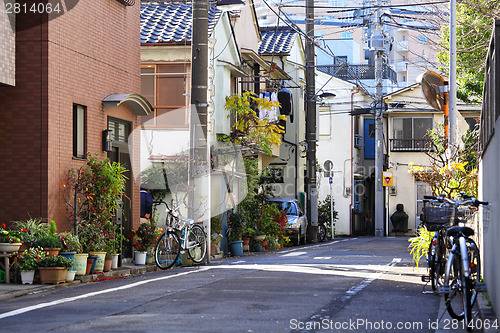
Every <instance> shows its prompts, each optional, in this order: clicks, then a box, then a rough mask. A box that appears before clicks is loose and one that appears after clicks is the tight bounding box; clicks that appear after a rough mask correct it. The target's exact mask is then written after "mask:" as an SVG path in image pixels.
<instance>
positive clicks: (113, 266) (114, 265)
mask: <svg viewBox="0 0 500 333" xmlns="http://www.w3.org/2000/svg"><path fill="white" fill-rule="evenodd" d="M112 256H113V258H112V259H111V269H117V268H118V256H119V254H112Z"/></svg>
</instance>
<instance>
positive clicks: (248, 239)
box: [243, 237, 250, 245]
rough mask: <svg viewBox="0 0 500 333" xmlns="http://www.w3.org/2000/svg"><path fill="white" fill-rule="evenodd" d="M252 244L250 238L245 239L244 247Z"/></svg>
mask: <svg viewBox="0 0 500 333" xmlns="http://www.w3.org/2000/svg"><path fill="white" fill-rule="evenodd" d="M249 244H250V237H243V245H249Z"/></svg>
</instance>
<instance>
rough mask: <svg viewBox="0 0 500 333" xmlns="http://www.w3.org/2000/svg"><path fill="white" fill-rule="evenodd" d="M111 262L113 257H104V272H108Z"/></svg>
mask: <svg viewBox="0 0 500 333" xmlns="http://www.w3.org/2000/svg"><path fill="white" fill-rule="evenodd" d="M112 263H113V259H105V260H104V267H103V271H104V272H109V271H110V270H111V264H112Z"/></svg>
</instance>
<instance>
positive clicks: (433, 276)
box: [419, 195, 458, 291]
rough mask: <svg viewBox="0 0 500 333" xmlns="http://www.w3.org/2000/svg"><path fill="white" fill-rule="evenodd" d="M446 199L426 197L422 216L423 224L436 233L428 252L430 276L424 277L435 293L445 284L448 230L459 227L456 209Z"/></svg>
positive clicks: (423, 279) (442, 197) (424, 280)
mask: <svg viewBox="0 0 500 333" xmlns="http://www.w3.org/2000/svg"><path fill="white" fill-rule="evenodd" d="M445 199H446V198H444V196H441V197H434V196H428V195H424V206H423V207H422V214H421V215H420V220H421V221H422V223H421V224H422V225H423V226H425V227H426V229H427V230H428V231H434V235H433V237H432V240H431V242H430V244H429V250H428V252H427V267H428V269H429V275H428V276H425V275H424V276H422V281H423V282H429V281H430V282H431V287H432V290H433V291H436V290H437V289H438V286H439V285H441V284H443V279H444V264H445V262H446V257H447V246H446V235H445V233H446V230H448V229H449V228H450V227H451V226H453V225H458V216H457V215H456V214H455V208H454V207H453V206H452V205H451V204H450V203H449V202H447V201H446V200H445ZM419 229H420V226H419Z"/></svg>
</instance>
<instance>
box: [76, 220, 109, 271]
mask: <svg viewBox="0 0 500 333" xmlns="http://www.w3.org/2000/svg"><path fill="white" fill-rule="evenodd" d="M103 228H104V225H103V224H102V225H101V224H100V223H97V222H89V221H85V222H82V223H80V225H79V226H78V238H79V239H80V243H81V245H82V248H83V252H84V253H86V254H88V257H87V265H86V272H85V273H86V274H91V273H93V271H94V270H95V268H96V266H97V263H98V259H99V256H98V255H95V253H104V255H103V256H102V266H101V271H102V269H103V268H104V259H105V255H106V254H105V252H104V249H105V248H106V240H105V235H104V229H103ZM93 253H94V254H93ZM92 267H94V270H93V269H92ZM77 274H78V275H80V273H77Z"/></svg>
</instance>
